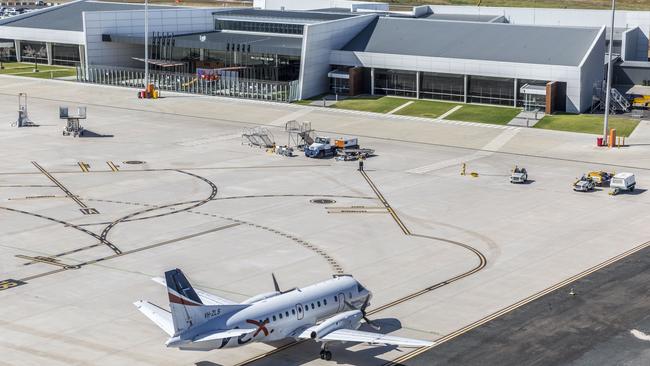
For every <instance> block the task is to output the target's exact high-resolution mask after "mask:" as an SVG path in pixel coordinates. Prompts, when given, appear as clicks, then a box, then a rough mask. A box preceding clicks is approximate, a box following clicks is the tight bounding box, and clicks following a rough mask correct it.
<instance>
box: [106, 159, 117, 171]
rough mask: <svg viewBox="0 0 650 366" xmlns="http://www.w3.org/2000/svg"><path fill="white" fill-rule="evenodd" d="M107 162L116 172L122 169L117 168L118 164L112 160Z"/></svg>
mask: <svg viewBox="0 0 650 366" xmlns="http://www.w3.org/2000/svg"><path fill="white" fill-rule="evenodd" d="M106 164H107V165H108V167H109V168H111V170H112V171H114V172H119V171H120V170H119V169H118V168H117V165H115V164H114V163H113V162H112V161H107V162H106Z"/></svg>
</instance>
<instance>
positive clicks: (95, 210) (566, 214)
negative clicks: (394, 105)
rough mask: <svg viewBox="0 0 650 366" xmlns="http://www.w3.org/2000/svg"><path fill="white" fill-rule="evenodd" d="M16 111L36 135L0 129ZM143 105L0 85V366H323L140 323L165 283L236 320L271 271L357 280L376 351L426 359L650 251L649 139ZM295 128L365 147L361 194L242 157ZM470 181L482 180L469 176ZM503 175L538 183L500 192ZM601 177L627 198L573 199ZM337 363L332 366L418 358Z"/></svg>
mask: <svg viewBox="0 0 650 366" xmlns="http://www.w3.org/2000/svg"><path fill="white" fill-rule="evenodd" d="M19 92H27V94H28V112H29V116H30V118H31V119H32V120H33V121H34V122H35V123H37V124H39V125H40V127H33V128H20V129H19V128H15V127H11V126H10V123H11V122H13V121H15V119H16V117H17V94H18V93H19ZM135 95H136V93H135V90H133V89H124V88H117V87H107V86H95V85H87V84H77V83H72V82H65V81H47V80H36V79H34V80H32V79H25V78H18V77H8V76H3V77H0V121H5V122H4V123H3V124H0V144H1V146H2V147H3V149H2V151H3V155H2V157H0V222H1V223H2V224H1V225H0V234H1V235H0V254H1V256H0V281H3V280H4V281H7V282H0V303H1V304H2V309H3V314H4V317H3V319H2V320H0V332H2V334H3V336H2V337H1V338H0V352H2V354H3V357H2V358H1V359H0V365H3V366H4V365H21V366H22V365H42V364H48V365H70V364H83V365H115V364H129V365H199V366H208V365H212V366H213V365H224V366H227V365H244V364H246V365H296V364H300V365H324V364H327V362H326V361H322V360H320V359H319V358H318V349H319V346H318V345H317V344H315V343H313V342H303V343H300V344H293V343H291V342H287V345H286V346H284V347H281V348H279V349H278V348H276V347H277V346H278V345H266V344H261V343H256V344H251V345H248V346H246V347H242V348H236V349H229V350H224V351H214V352H203V353H195V352H185V351H179V350H176V349H167V348H166V347H165V346H164V343H165V341H166V336H165V334H163V333H162V332H161V331H160V329H158V328H157V327H156V326H155V325H154V324H152V323H151V322H149V320H148V319H146V318H145V317H144V316H142V315H141V314H140V313H139V312H138V311H137V309H136V308H135V307H134V306H133V305H132V303H133V302H134V301H136V300H140V299H145V300H149V301H152V302H154V303H157V304H159V305H161V306H163V307H166V306H167V297H166V294H165V291H164V289H163V288H161V287H160V286H159V285H157V284H156V283H154V282H153V281H151V280H150V278H151V277H156V276H160V275H162V273H163V272H164V271H165V270H168V269H170V268H176V267H177V268H181V269H183V271H184V272H185V273H186V274H187V275H188V277H189V278H190V280H191V281H192V283H193V284H194V285H195V286H196V287H197V288H201V289H203V290H206V291H208V292H213V293H215V294H217V295H219V296H223V297H226V298H230V299H232V300H234V301H243V300H245V299H246V298H248V297H251V296H254V295H256V294H259V293H263V292H268V291H270V290H271V289H272V288H273V287H272V286H273V284H272V281H271V273H274V274H275V275H276V277H277V278H278V281H279V283H280V285H281V286H282V287H283V288H291V287H294V286H305V285H308V284H311V283H314V282H318V281H321V280H324V279H327V278H329V277H330V276H331V275H332V274H336V273H349V274H352V275H354V276H355V278H357V279H358V280H360V282H362V283H363V284H364V286H366V287H367V288H369V289H370V290H371V291H372V292H373V301H372V304H371V306H370V307H369V311H370V317H371V319H373V320H376V321H377V322H378V323H379V324H380V325H381V326H382V331H383V332H390V333H391V334H394V335H399V336H406V337H414V338H422V339H428V340H433V341H436V340H440V339H443V338H445V337H448V336H449V335H451V334H456V336H460V335H462V333H463V329H465V330H466V331H469V329H468V328H467V327H468V326H470V325H472V324H475V323H476V322H480V321H481V320H483V319H486V317H489V316H490V315H491V314H495V313H498V312H500V311H502V310H503V309H508V308H509V307H511V306H512V305H513V304H520V303H521V301H522V300H525V299H528V298H529V297H530V296H532V295H534V294H537V293H540V292H541V291H544V290H545V289H549V288H553V287H554V286H555V285H557V284H558V283H562V282H563V281H565V280H567V279H569V278H572V277H573V276H575V275H576V274H579V273H581V272H583V271H585V270H588V269H589V268H592V267H593V266H596V265H598V264H599V263H603V262H605V261H607V260H609V259H611V258H613V257H616V256H618V255H620V254H621V253H625V252H627V251H629V250H630V249H632V248H636V247H638V246H639V245H640V244H642V243H646V242H647V241H648V240H649V239H648V236H647V230H646V228H647V222H646V220H645V217H646V216H647V214H648V213H649V212H650V206H649V204H650V195H648V194H646V189H647V187H648V184H647V183H646V182H648V181H649V179H650V174H649V169H650V154H649V152H650V145H648V144H647V141H643V139H641V138H639V139H637V140H638V141H634V143H635V144H634V145H632V146H630V147H628V148H620V149H602V148H597V147H596V146H595V136H592V135H585V134H573V133H565V132H554V131H544V130H537V129H527V128H518V127H510V126H491V125H480V124H475V123H463V122H456V121H447V120H435V121H432V120H426V119H418V118H405V117H402V116H382V115H376V114H372V113H362V112H348V111H340V110H334V109H323V108H315V107H309V106H298V105H288V104H277V103H268V102H254V101H243V100H236V99H226V98H212V97H201V96H193V95H183V94H165V95H164V98H163V99H159V100H140V99H137V98H135ZM78 105H82V106H86V107H87V108H88V119H87V120H85V121H82V125H84V127H85V128H86V129H87V130H88V131H90V133H89V134H88V135H87V136H88V137H82V138H74V137H72V136H63V135H62V133H61V131H62V129H63V125H64V122H63V121H61V120H59V118H58V107H59V106H70V107H74V106H78ZM291 119H295V120H298V121H309V122H311V125H312V127H313V128H314V129H315V130H316V131H317V133H318V134H319V135H328V136H332V137H338V136H357V137H359V139H360V143H361V145H362V146H363V147H369V148H372V149H374V150H375V151H376V154H377V156H374V157H372V158H369V159H368V160H367V161H366V164H365V165H366V174H365V175H364V174H360V173H359V172H358V171H357V169H356V168H357V165H356V163H355V162H342V161H336V160H334V159H324V160H312V159H308V158H305V157H304V156H302V155H298V156H295V157H292V158H288V157H284V156H279V155H276V154H271V153H268V152H266V151H265V150H263V149H259V148H255V147H251V146H249V145H248V144H245V143H243V141H242V139H241V138H240V136H241V132H242V130H243V129H244V128H250V127H254V126H265V127H266V128H268V129H269V130H270V131H271V132H272V134H273V136H274V139H275V141H276V142H277V143H279V144H286V143H287V142H288V141H289V136H287V134H286V133H285V132H284V123H285V122H286V121H288V120H291ZM90 136H94V137H90ZM463 162H465V163H467V173H471V172H475V173H478V176H477V177H472V176H471V175H465V176H463V175H461V174H460V169H461V164H462V163H463ZM515 165H519V166H520V167H525V168H526V169H527V170H528V172H529V174H530V178H531V182H530V183H529V184H525V185H513V184H510V183H509V182H508V176H509V171H510V169H512V168H513V167H514V166H515ZM597 169H603V170H608V171H616V172H621V171H630V172H633V173H635V174H636V177H637V181H638V184H637V191H636V192H635V193H634V194H621V195H618V196H610V195H608V194H607V193H608V190H607V189H606V188H599V189H597V190H596V191H595V192H591V193H576V192H573V191H572V189H571V184H572V183H573V181H574V180H575V178H576V177H578V176H580V175H581V174H582V173H584V172H585V171H588V170H597ZM313 199H328V200H333V201H335V202H331V203H327V204H318V203H314V202H312V200H313ZM10 284H13V285H10ZM4 287H6V289H2V288H4ZM523 305H525V304H523V303H521V306H523ZM453 342H455V341H454V340H452V341H450V343H449V344H453ZM331 350H332V353H333V359H334V362H336V363H337V364H341V365H384V364H390V362H391V361H392V360H396V359H399V358H401V357H403V356H404V355H406V354H408V353H409V352H411V351H413V350H409V349H397V348H394V347H376V346H372V347H370V346H364V345H354V344H343V345H332V347H331ZM330 363H331V362H330Z"/></svg>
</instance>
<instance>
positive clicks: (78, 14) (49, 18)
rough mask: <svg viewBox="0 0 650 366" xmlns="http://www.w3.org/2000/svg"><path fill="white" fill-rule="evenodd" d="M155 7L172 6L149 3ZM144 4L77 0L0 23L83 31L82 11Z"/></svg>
mask: <svg viewBox="0 0 650 366" xmlns="http://www.w3.org/2000/svg"><path fill="white" fill-rule="evenodd" d="M150 7H151V8H155V9H165V8H168V9H172V8H174V7H173V6H158V5H150ZM142 9H144V5H140V4H125V3H108V2H95V1H79V2H74V3H67V4H63V5H58V6H53V7H49V8H45V9H42V10H37V11H34V12H31V13H27V14H25V15H23V16H17V17H16V18H15V19H13V18H8V19H6V21H5V22H2V23H0V25H2V26H7V27H22V28H38V29H52V30H63V31H77V32H81V31H83V18H82V14H83V12H84V11H89V12H90V11H115V10H142Z"/></svg>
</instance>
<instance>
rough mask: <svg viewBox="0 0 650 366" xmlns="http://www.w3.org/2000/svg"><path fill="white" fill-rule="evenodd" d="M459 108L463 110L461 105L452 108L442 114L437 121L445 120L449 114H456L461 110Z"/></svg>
mask: <svg viewBox="0 0 650 366" xmlns="http://www.w3.org/2000/svg"><path fill="white" fill-rule="evenodd" d="M461 108H463V106H462V105H457V106H455V107H454V108H452V109H450V110H448V111H447V112H445V113H443V114H442V115H441V116H440V117H438V118H437V119H445V118H447V117H448V116H449V115H450V114H452V113H454V112H456V111H457V110H459V109H461Z"/></svg>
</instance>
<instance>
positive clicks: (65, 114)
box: [59, 107, 86, 137]
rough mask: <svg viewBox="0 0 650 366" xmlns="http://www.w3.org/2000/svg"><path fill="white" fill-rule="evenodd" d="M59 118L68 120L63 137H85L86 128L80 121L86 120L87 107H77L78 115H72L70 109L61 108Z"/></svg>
mask: <svg viewBox="0 0 650 366" xmlns="http://www.w3.org/2000/svg"><path fill="white" fill-rule="evenodd" d="M59 118H60V119H65V120H67V123H66V126H65V128H64V129H63V136H70V135H72V136H73V137H77V136H83V135H84V128H83V127H81V124H80V123H79V120H82V119H86V107H77V113H76V114H70V112H69V108H68V107H59Z"/></svg>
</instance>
